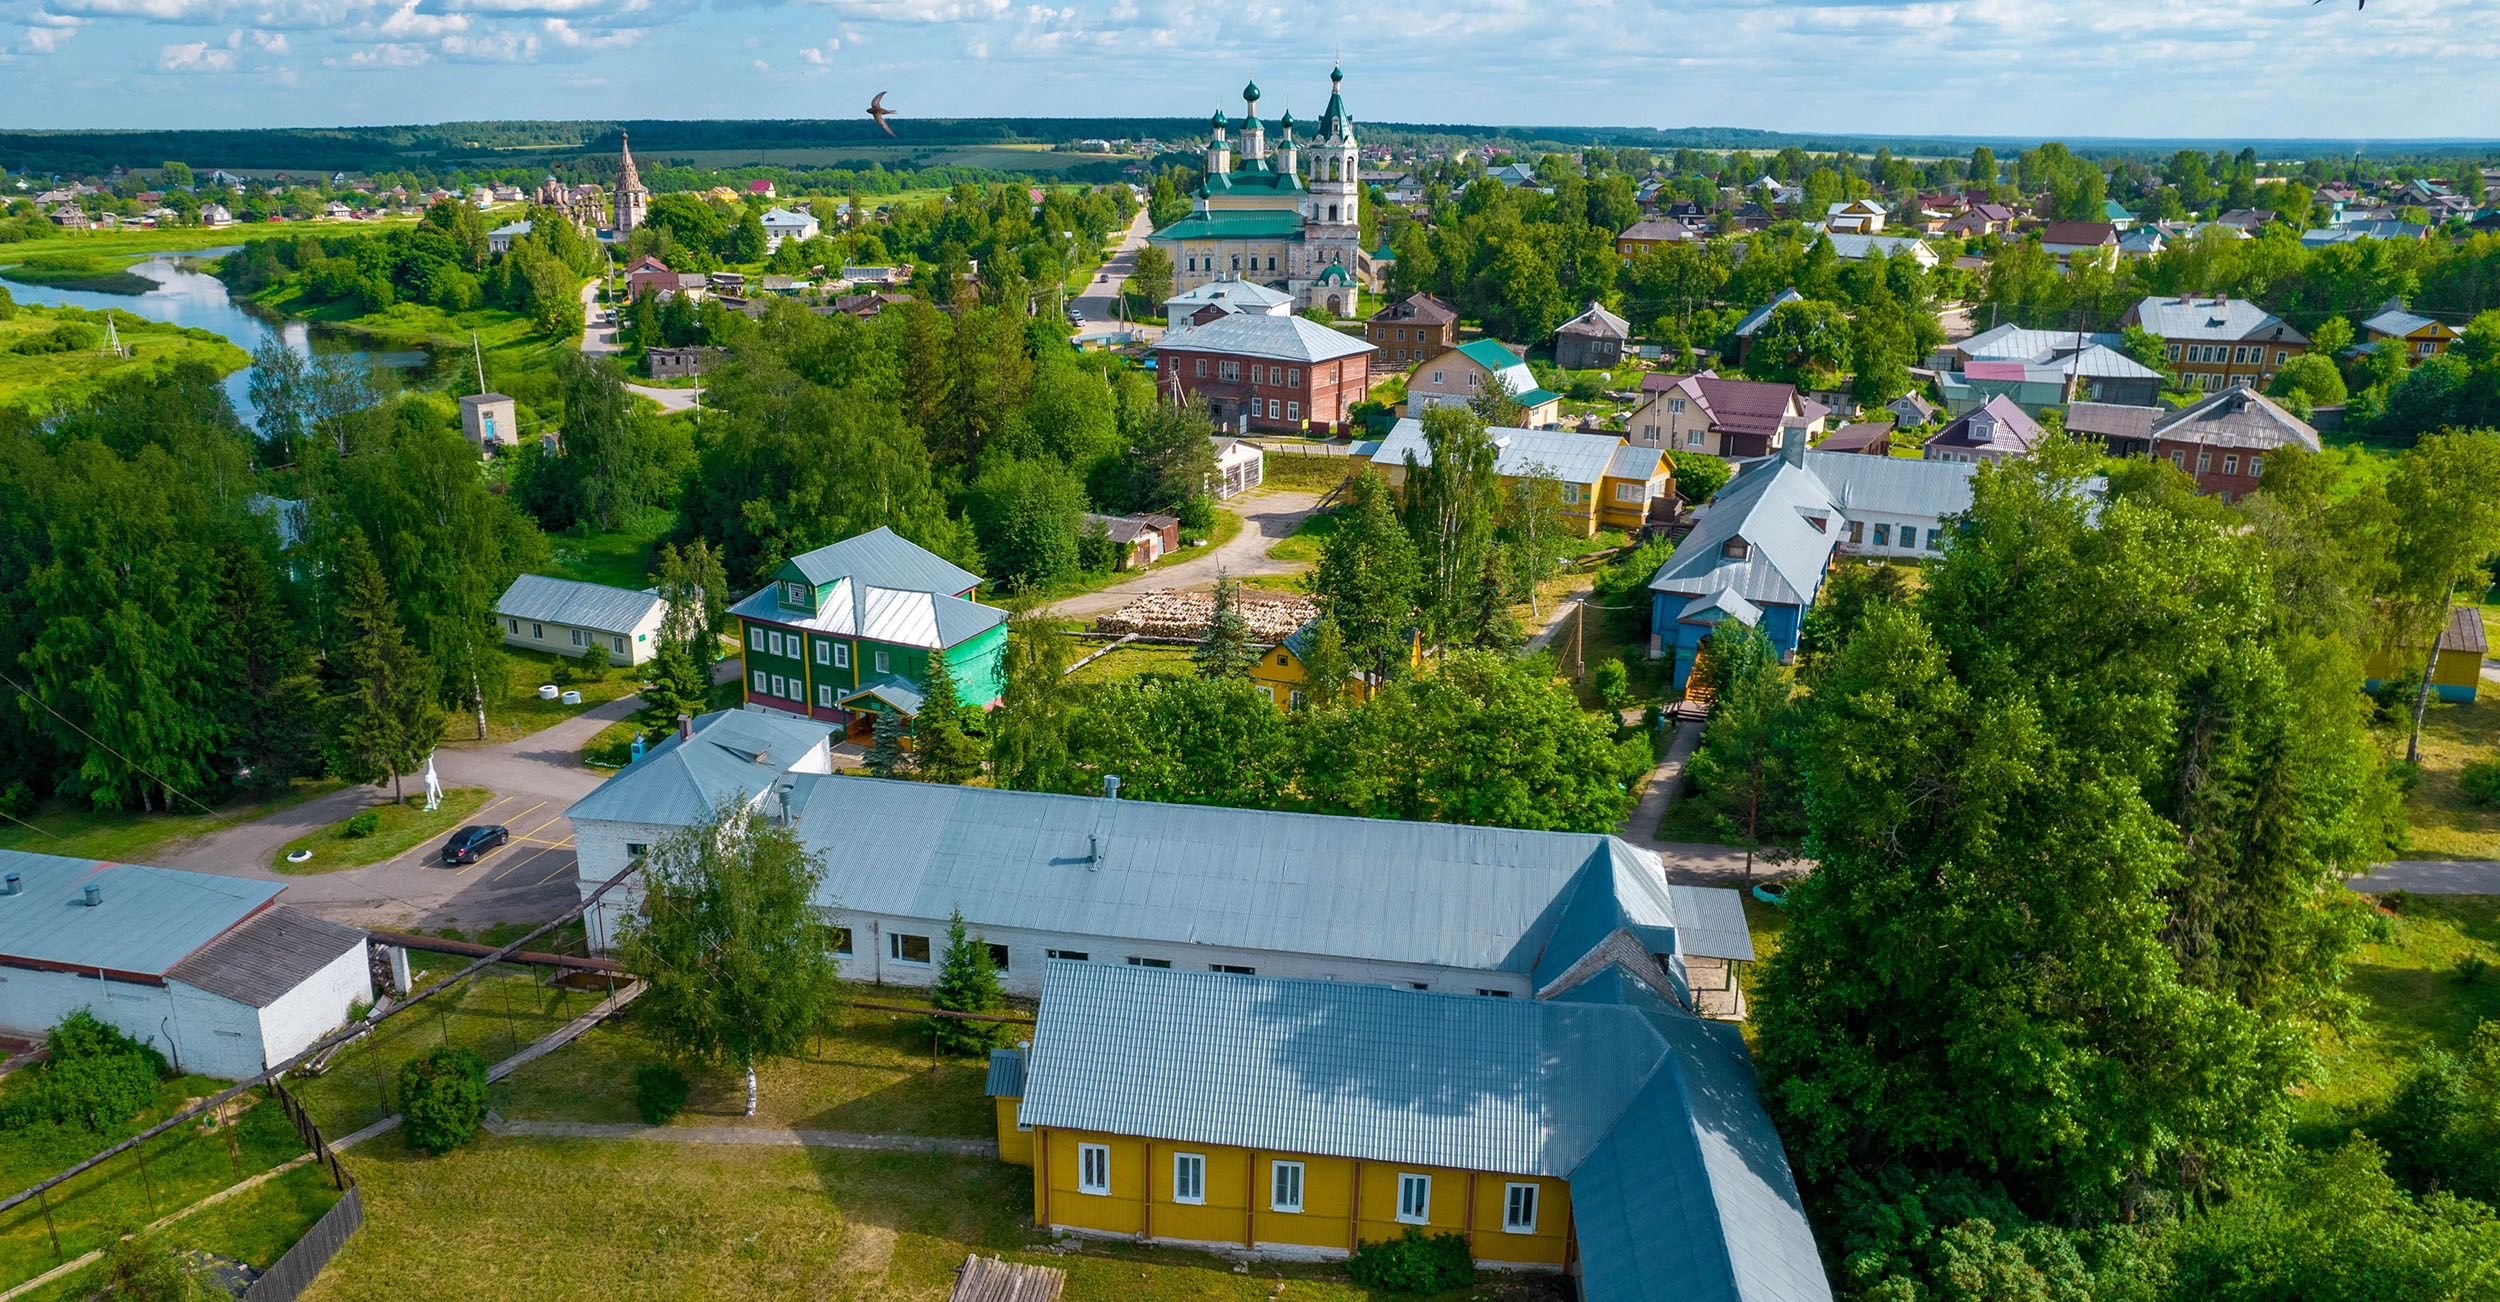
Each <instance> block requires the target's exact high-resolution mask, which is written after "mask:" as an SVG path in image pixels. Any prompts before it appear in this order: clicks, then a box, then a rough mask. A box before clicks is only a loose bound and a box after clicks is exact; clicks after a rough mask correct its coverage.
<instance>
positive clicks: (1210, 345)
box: [1165, 312, 1380, 362]
mask: <svg viewBox="0 0 2500 1302" xmlns="http://www.w3.org/2000/svg"><path fill="white" fill-rule="evenodd" d="M1165 347H1166V348H1176V349H1183V350H1190V351H1196V352H1208V353H1232V354H1237V355H1239V356H1243V357H1273V358H1277V359H1280V360H1283V361H1289V362H1329V361H1335V360H1336V359H1338V358H1340V357H1361V356H1365V355H1367V354H1370V353H1376V352H1379V351H1380V350H1379V349H1378V348H1376V347H1374V346H1372V345H1371V344H1368V343H1365V342H1363V341H1362V340H1360V339H1357V338H1355V337H1354V336H1353V335H1349V334H1346V333H1344V332H1342V331H1337V330H1331V329H1329V328H1328V327H1326V326H1324V325H1321V324H1319V323H1318V322H1316V321H1309V320H1305V319H1303V318H1301V317H1298V316H1264V315H1261V314H1259V313H1255V312H1236V313H1234V314H1232V315H1231V316H1226V317H1219V318H1217V319H1215V320H1213V321H1209V322H1207V323H1206V324H1205V325H1202V326H1193V327H1191V328H1190V331H1189V334H1188V335H1187V336H1186V337H1185V338H1184V339H1182V340H1181V341H1180V342H1179V343H1178V344H1167V345H1165Z"/></svg>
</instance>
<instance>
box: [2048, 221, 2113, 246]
mask: <svg viewBox="0 0 2500 1302" xmlns="http://www.w3.org/2000/svg"><path fill="white" fill-rule="evenodd" d="M2040 242H2041V243H2042V244H2055V245H2069V246H2073V247H2077V248H2099V247H2101V246H2103V245H2108V244H2116V243H2117V242H2118V228H2117V227H2115V226H2113V225H2111V224H2109V223H2108V222H2050V223H2049V224H2048V225H2046V226H2043V227H2041V228H2040Z"/></svg>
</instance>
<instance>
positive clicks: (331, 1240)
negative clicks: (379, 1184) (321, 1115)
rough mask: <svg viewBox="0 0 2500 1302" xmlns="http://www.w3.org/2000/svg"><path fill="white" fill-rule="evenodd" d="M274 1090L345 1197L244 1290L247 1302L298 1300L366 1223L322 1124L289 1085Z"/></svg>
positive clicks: (360, 1200) (360, 1197) (352, 1180)
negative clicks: (324, 1136)
mask: <svg viewBox="0 0 2500 1302" xmlns="http://www.w3.org/2000/svg"><path fill="white" fill-rule="evenodd" d="M269 1091H270V1093H271V1095H273V1096H274V1097H275V1098H276V1099H277V1100H278V1106H279V1107H280V1108H281V1109H283V1110H284V1111H285V1112H286V1117H287V1120H289V1121H292V1122H294V1123H295V1133H296V1135H297V1136H298V1137H300V1138H301V1139H302V1140H303V1141H304V1147H306V1148H309V1149H311V1150H312V1156H313V1160H314V1161H315V1162H318V1163H320V1164H321V1166H322V1169H324V1170H326V1171H328V1172H329V1173H330V1180H331V1182H332V1183H333V1184H335V1185H337V1186H338V1188H339V1190H340V1191H341V1193H340V1197H339V1200H338V1201H337V1202H336V1203H333V1204H331V1206H330V1210H328V1211H326V1212H323V1213H322V1214H321V1219H320V1220H317V1221H315V1222H313V1225H312V1228H311V1229H309V1230H306V1231H304V1237H302V1238H300V1239H297V1240H296V1241H295V1246H294V1247H292V1248H289V1249H287V1250H286V1252H285V1254H284V1255H282V1256H280V1257H279V1258H278V1259H277V1261H275V1262H273V1263H271V1265H270V1267H269V1270H268V1271H267V1273H265V1274H263V1275H262V1276H261V1277H260V1278H259V1279H256V1280H253V1281H252V1286H251V1287H250V1288H248V1289H245V1290H244V1291H243V1302H295V1299H296V1297H297V1295H299V1294H301V1293H302V1292H303V1291H304V1290H305V1289H307V1288H310V1287H312V1282H313V1279H314V1278H315V1277H316V1276H318V1275H320V1274H321V1268H322V1267H323V1266H326V1265H329V1264H330V1258H331V1257H333V1256H335V1255H337V1253H338V1250H339V1249H340V1248H343V1247H345V1246H347V1241H348V1239H349V1238H351V1237H353V1236H354V1235H355V1233H356V1230H357V1228H358V1227H360V1226H362V1225H363V1224H364V1223H365V1199H364V1194H363V1193H362V1192H361V1191H359V1190H358V1189H357V1188H356V1177H354V1176H352V1175H349V1174H348V1173H347V1168H346V1167H345V1166H343V1165H341V1164H340V1162H339V1155H338V1154H337V1153H334V1152H332V1151H330V1141H329V1140H328V1139H325V1138H323V1136H322V1134H321V1127H320V1125H319V1124H317V1123H315V1122H314V1121H313V1119H312V1114H311V1113H309V1112H306V1111H304V1105H303V1104H301V1103H298V1102H296V1101H295V1096H294V1095H293V1094H290V1093H288V1092H287V1088H286V1086H284V1085H281V1084H279V1083H278V1082H276V1081H271V1082H269Z"/></svg>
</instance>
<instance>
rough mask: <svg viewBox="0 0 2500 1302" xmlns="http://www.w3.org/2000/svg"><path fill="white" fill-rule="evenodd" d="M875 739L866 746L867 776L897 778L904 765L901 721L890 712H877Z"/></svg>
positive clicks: (900, 717)
mask: <svg viewBox="0 0 2500 1302" xmlns="http://www.w3.org/2000/svg"><path fill="white" fill-rule="evenodd" d="M873 726H874V729H875V736H876V739H875V740H874V741H872V742H870V743H869V745H868V776H870V777H872V778H899V777H902V776H903V766H904V764H905V763H906V760H905V757H904V755H903V720H902V716H900V715H897V714H896V713H894V711H892V710H879V711H877V712H876V718H875V720H874V724H873Z"/></svg>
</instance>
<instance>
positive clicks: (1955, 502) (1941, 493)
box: [1806, 451, 1979, 520]
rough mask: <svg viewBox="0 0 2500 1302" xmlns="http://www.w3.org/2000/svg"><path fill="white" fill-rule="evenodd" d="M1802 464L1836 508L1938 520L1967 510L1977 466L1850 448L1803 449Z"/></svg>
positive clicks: (1852, 512) (1851, 513)
mask: <svg viewBox="0 0 2500 1302" xmlns="http://www.w3.org/2000/svg"><path fill="white" fill-rule="evenodd" d="M1806 469H1808V470H1811V471H1813V472H1814V477H1815V478H1817V479H1820V480H1822V481H1823V490H1824V492H1826V493H1828V494H1829V495H1830V496H1831V499H1832V505H1833V506H1835V507H1838V508H1839V509H1840V513H1841V514H1842V515H1844V516H1848V517H1850V518H1853V519H1854V518H1855V517H1856V515H1857V513H1859V512H1862V511H1863V512H1885V513H1889V514H1894V515H1918V516H1927V517H1929V518H1932V519H1937V520H1942V519H1944V518H1945V517H1947V516H1951V515H1958V514H1960V513H1962V512H1964V511H1967V510H1969V509H1970V500H1971V488H1970V485H1971V478H1972V476H1974V475H1976V474H1978V473H1979V467H1977V466H1975V465H1972V464H1970V463H1969V462H1963V461H1921V460H1917V459H1915V458H1911V457H1867V456H1859V455H1858V454H1856V453H1853V452H1818V451H1809V452H1807V453H1806Z"/></svg>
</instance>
